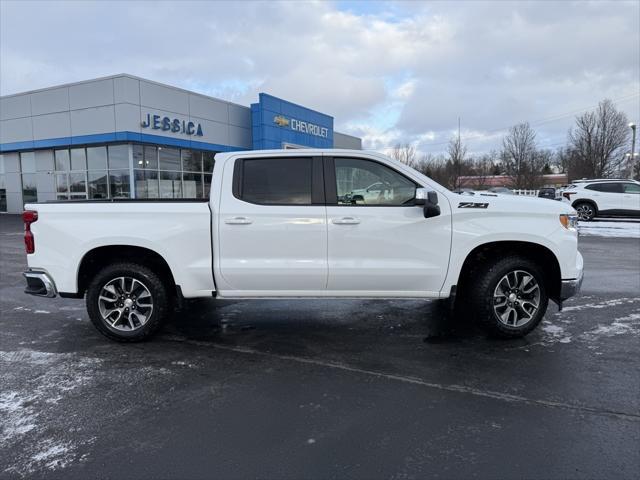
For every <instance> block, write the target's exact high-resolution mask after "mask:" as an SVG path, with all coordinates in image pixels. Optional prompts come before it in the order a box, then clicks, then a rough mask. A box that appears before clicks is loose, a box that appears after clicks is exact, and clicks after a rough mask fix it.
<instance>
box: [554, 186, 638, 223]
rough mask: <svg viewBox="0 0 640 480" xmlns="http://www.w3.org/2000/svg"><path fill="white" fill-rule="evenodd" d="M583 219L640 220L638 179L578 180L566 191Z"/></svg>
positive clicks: (566, 199) (564, 199) (568, 200)
mask: <svg viewBox="0 0 640 480" xmlns="http://www.w3.org/2000/svg"><path fill="white" fill-rule="evenodd" d="M562 197H563V198H562V199H563V201H564V202H568V203H570V204H571V206H572V207H573V208H575V209H576V211H577V212H578V217H579V218H580V220H584V221H590V220H593V218H594V217H596V216H598V217H608V216H609V217H640V182H637V181H635V180H617V179H594V180H578V181H575V182H573V184H572V185H569V186H568V187H567V188H565V189H564V191H563V192H562Z"/></svg>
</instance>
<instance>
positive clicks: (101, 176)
mask: <svg viewBox="0 0 640 480" xmlns="http://www.w3.org/2000/svg"><path fill="white" fill-rule="evenodd" d="M87 176H88V178H89V183H88V187H89V191H88V194H89V195H88V196H89V198H93V199H97V198H109V189H108V182H107V172H106V171H94V172H89V173H88V174H87Z"/></svg>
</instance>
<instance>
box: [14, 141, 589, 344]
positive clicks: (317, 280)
mask: <svg viewBox="0 0 640 480" xmlns="http://www.w3.org/2000/svg"><path fill="white" fill-rule="evenodd" d="M371 185H375V188H370V187H371ZM367 190H368V191H367ZM365 191H366V192H367V193H366V194H363V193H362V192H365ZM25 210H26V211H25V212H24V214H23V219H24V222H25V246H26V250H27V258H28V264H29V269H28V271H26V272H25V273H24V276H25V278H26V281H27V289H26V290H25V291H26V293H29V294H33V295H42V296H47V297H54V296H56V295H60V296H61V297H72V298H83V297H84V298H85V301H86V307H87V311H88V313H89V317H90V318H91V321H92V322H93V323H94V325H95V326H96V327H97V329H98V330H99V331H100V332H102V333H103V334H104V335H106V336H107V337H109V338H111V339H114V340H119V341H137V340H143V339H145V338H147V337H149V336H150V335H152V334H153V333H154V332H156V331H157V330H158V329H159V327H160V326H161V325H162V322H163V321H164V320H165V319H166V318H167V317H168V316H169V315H170V313H171V312H172V310H173V309H174V306H175V305H176V304H177V303H179V302H180V301H181V300H182V299H185V298H187V299H188V298H195V297H212V296H213V297H216V298H265V299H266V298H276V297H278V298H282V297H286V298H311V297H313V298H317V297H352V298H353V297H355V298H373V297H376V298H399V297H402V298H434V299H447V298H449V299H457V301H456V304H457V305H459V306H461V307H465V306H466V307H469V308H466V309H461V311H466V312H469V313H468V314H469V315H473V316H474V317H475V318H477V319H478V320H479V321H480V322H482V323H483V324H484V326H485V327H486V328H487V329H488V330H489V331H490V332H491V333H493V334H496V335H500V336H505V337H519V336H522V335H525V334H527V333H528V332H530V331H531V330H532V329H534V328H535V326H536V325H537V324H538V323H539V322H540V320H541V319H542V317H543V315H544V314H545V311H546V309H547V305H548V300H549V299H551V300H553V301H555V302H556V303H558V304H559V305H560V306H561V305H562V301H563V300H565V299H566V298H568V297H570V296H572V295H574V294H575V293H576V292H577V291H578V290H579V288H580V284H581V281H582V272H583V261H582V256H581V255H580V253H579V252H578V234H577V231H576V215H575V211H574V210H573V209H572V208H571V207H570V206H568V205H564V204H562V203H560V202H549V201H547V200H544V199H538V198H524V197H515V196H508V197H507V196H501V195H495V194H485V195H475V196H473V197H470V196H463V195H458V194H455V193H452V192H450V191H449V190H447V189H445V188H444V187H442V186H440V185H438V184H437V183H435V182H434V181H432V180H431V179H429V178H427V177H425V176H424V175H422V174H420V173H419V172H417V171H416V170H414V169H412V168H410V167H408V166H406V165H404V164H402V163H400V162H397V161H395V160H392V159H390V158H388V157H386V156H384V155H381V154H377V153H371V152H363V151H352V150H266V151H249V152H236V153H220V154H218V155H216V157H215V167H214V169H213V178H212V182H211V191H210V196H209V200H202V201H198V200H189V201H187V200H168V201H166V200H158V199H149V200H146V201H145V200H88V201H78V202H52V203H37V204H28V205H26V207H25Z"/></svg>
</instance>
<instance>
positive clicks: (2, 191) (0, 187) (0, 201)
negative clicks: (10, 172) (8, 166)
mask: <svg viewBox="0 0 640 480" xmlns="http://www.w3.org/2000/svg"><path fill="white" fill-rule="evenodd" d="M0 157H1V155H0ZM3 166H4V165H2V158H0V212H6V211H7V181H6V179H5V178H4V175H3V173H4V169H3V168H2V167H3Z"/></svg>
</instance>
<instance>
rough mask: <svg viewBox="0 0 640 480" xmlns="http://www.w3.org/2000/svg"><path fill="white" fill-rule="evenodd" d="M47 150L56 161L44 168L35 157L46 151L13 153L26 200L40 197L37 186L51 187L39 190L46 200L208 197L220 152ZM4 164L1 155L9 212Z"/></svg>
mask: <svg viewBox="0 0 640 480" xmlns="http://www.w3.org/2000/svg"><path fill="white" fill-rule="evenodd" d="M49 152H51V157H49V158H52V159H53V161H52V164H50V165H42V166H38V165H36V161H40V160H39V159H40V158H44V157H46V155H45V156H42V157H36V155H35V153H34V152H33V151H26V152H20V153H19V154H17V153H13V154H10V155H15V156H16V158H17V159H19V167H18V168H19V169H20V173H19V178H20V181H21V190H22V197H23V203H30V202H37V201H38V184H40V185H41V186H43V188H44V186H46V185H49V187H47V188H45V189H44V191H43V192H40V193H41V195H40V196H41V197H43V198H44V200H48V199H51V198H55V199H57V200H74V199H101V198H130V197H133V198H141V199H145V198H187V199H189V198H193V199H201V198H207V197H208V196H209V188H210V185H211V171H212V170H213V163H214V155H215V153H216V152H205V151H199V150H191V149H180V148H173V147H164V146H158V145H147V144H134V143H121V144H109V145H91V146H87V147H80V146H78V147H76V146H74V147H70V148H62V147H60V148H55V149H52V150H49ZM16 161H18V160H16ZM4 163H5V162H4V155H0V212H6V211H7V185H6V182H7V180H6V177H7V175H6V172H5V165H4ZM52 168H53V170H51V169H52ZM11 171H15V170H11ZM40 177H42V178H40ZM51 192H53V193H51ZM43 198H41V199H40V201H42V200H43Z"/></svg>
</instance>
